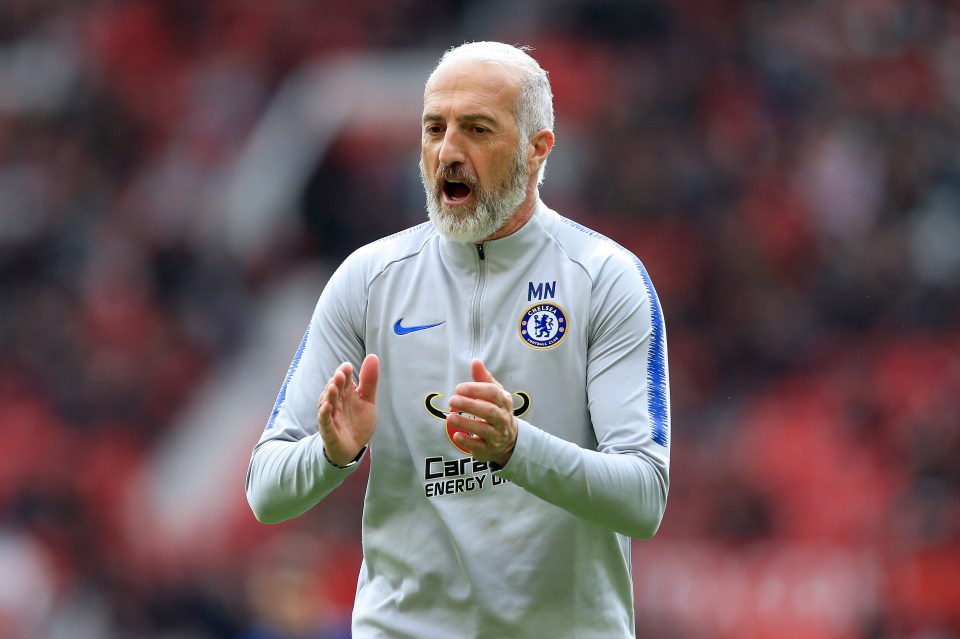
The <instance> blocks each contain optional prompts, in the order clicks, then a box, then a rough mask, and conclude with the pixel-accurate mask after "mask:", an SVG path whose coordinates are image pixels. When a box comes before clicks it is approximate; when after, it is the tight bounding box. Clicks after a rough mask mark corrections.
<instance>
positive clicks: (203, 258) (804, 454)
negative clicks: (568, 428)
mask: <svg viewBox="0 0 960 639" xmlns="http://www.w3.org/2000/svg"><path fill="white" fill-rule="evenodd" d="M478 39H496V40H502V41H506V42H510V43H517V44H527V45H531V46H533V47H534V48H535V51H534V52H533V53H534V55H535V57H537V58H538V59H539V60H540V62H541V64H542V65H543V66H544V67H545V68H546V69H547V70H548V71H549V73H550V75H551V78H552V81H553V85H554V90H555V94H556V111H557V129H556V133H557V146H556V149H555V152H554V154H553V156H551V160H550V164H549V166H548V168H547V174H546V182H545V184H544V187H543V189H542V196H543V198H544V200H545V201H546V203H547V204H548V205H549V206H551V207H552V208H554V209H556V210H558V211H560V212H561V213H562V214H564V215H566V216H568V217H572V218H574V219H576V220H578V221H580V222H582V223H584V224H586V225H587V226H591V227H593V228H595V229H597V230H598V231H601V232H603V233H605V234H607V235H610V236H612V237H613V238H615V239H617V240H618V241H619V242H620V243H622V244H624V245H625V246H627V247H628V248H630V249H631V250H632V251H634V252H635V253H636V254H637V255H638V256H639V257H640V258H641V259H642V260H643V262H644V263H645V265H646V267H647V269H648V270H649V272H650V273H651V276H652V278H653V281H654V283H655V285H656V286H657V289H658V292H659V295H660V298H661V302H662V305H663V308H664V311H665V314H666V318H667V327H668V334H669V349H670V370H671V379H672V390H673V397H672V405H673V472H672V486H671V494H670V500H669V505H668V508H667V513H666V518H665V520H664V523H663V526H662V528H661V530H660V532H659V534H658V536H657V537H656V538H655V539H654V540H652V541H649V542H643V543H636V544H635V546H634V557H633V559H634V562H635V578H636V601H637V620H638V621H637V627H638V635H639V636H640V637H646V638H668V639H669V638H677V639H680V638H684V639H687V638H693V639H696V638H714V637H718V638H726V637H730V638H732V637H737V638H747V639H749V638H760V637H777V638H780V639H784V638H786V639H791V638H797V639H803V638H810V639H820V638H823V639H834V638H835V639H886V638H891V639H892V638H909V639H943V638H949V637H960V4H958V3H956V2H953V1H952V0H940V1H935V0H930V1H921V0H844V1H843V2H840V1H834V2H830V1H825V0H821V1H810V2H794V1H790V0H769V1H760V0H752V1H751V0H697V1H694V0H673V1H669V0H643V1H636V2H628V1H626V0H623V1H617V0H552V1H548V0H540V1H531V2H510V1H506V0H487V1H482V0H475V1H469V0H446V1H444V2H439V1H430V0H394V1H392V2H390V3H381V2H375V1H374V0H349V1H347V0H313V1H307V0H274V1H272V2H257V1H255V0H206V1H204V2H195V1H193V0H86V1H67V0H2V1H0V566H2V568H0V636H2V637H23V638H33V637H50V638H57V639H59V638H65V639H66V638H70V639H74V638H78V639H86V638H90V639H94V638H96V639H113V638H120V637H125V638H126V637H137V638H145V639H153V638H161V637H162V638H167V637H171V638H172V637H178V638H180V637H182V638H187V639H220V638H233V637H241V638H246V639H254V638H256V639H294V638H297V639H300V638H310V639H333V638H341V637H345V636H348V630H347V628H348V619H349V614H350V607H351V603H352V599H353V591H354V588H355V583H356V572H357V569H358V567H359V563H360V549H359V536H360V533H359V526H360V507H361V500H362V495H363V489H364V481H365V479H364V474H365V470H361V471H360V472H359V473H358V474H357V475H356V476H354V477H352V478H351V479H350V480H349V481H348V482H347V483H346V484H345V485H344V486H342V487H341V488H340V489H339V490H338V491H336V492H335V493H334V494H333V495H332V496H331V497H330V498H329V499H328V500H327V501H325V502H323V503H322V504H321V505H320V506H319V507H317V508H315V509H313V510H312V511H311V512H309V513H308V514H306V515H305V516H303V517H301V518H299V519H297V520H295V521H293V522H288V523H286V524H281V525H276V526H264V525H261V524H258V523H257V522H256V521H255V520H254V518H253V516H252V514H251V513H250V511H249V509H248V508H247V506H246V502H245V498H244V494H243V485H244V473H245V470H246V464H247V461H248V459H249V454H250V451H251V449H252V447H253V445H254V444H255V442H256V441H257V439H258V437H259V435H260V433H261V431H262V429H263V425H264V424H265V423H266V420H267V418H268V416H269V412H270V409H271V407H272V405H273V400H274V398H275V396H276V393H277V390H278V388H279V385H280V382H281V381H282V378H283V375H284V373H285V371H286V368H287V366H288V364H289V361H290V358H291V357H292V355H293V352H294V351H295V349H296V346H297V344H298V342H299V340H300V337H301V336H302V333H303V329H304V327H305V325H306V323H307V320H308V318H309V315H310V312H311V310H312V307H313V304H314V303H315V301H316V298H317V296H318V295H319V292H320V290H321V289H322V286H323V283H324V281H325V278H326V276H327V274H328V273H329V272H330V269H331V268H333V267H335V266H336V264H337V263H338V262H339V260H341V259H342V258H343V257H344V256H346V255H347V254H348V253H349V252H351V251H352V250H353V249H354V248H356V247H358V246H360V245H361V244H363V243H366V242H368V241H370V240H373V239H376V238H377V237H380V236H382V235H384V234H387V233H390V232H393V231H396V230H400V229H402V228H405V227H407V226H410V225H412V224H415V223H418V222H420V221H423V220H425V219H426V216H425V212H424V208H423V195H422V188H421V186H420V183H419V173H418V170H417V159H418V154H419V147H418V142H419V126H418V121H419V116H420V109H421V97H422V87H423V83H424V81H425V79H426V75H427V73H428V72H429V70H430V68H431V67H432V65H433V64H434V63H435V62H436V60H437V59H438V58H439V56H440V55H441V54H442V52H443V51H444V50H445V49H447V48H448V47H450V46H453V45H456V44H459V43H461V42H463V41H466V40H478ZM584 614H589V611H584ZM451 636H452V637H453V636H456V633H455V630H451Z"/></svg>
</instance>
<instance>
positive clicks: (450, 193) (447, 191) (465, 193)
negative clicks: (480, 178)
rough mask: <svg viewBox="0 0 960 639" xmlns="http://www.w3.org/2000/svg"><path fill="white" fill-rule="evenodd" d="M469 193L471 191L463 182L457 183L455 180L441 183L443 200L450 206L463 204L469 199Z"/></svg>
mask: <svg viewBox="0 0 960 639" xmlns="http://www.w3.org/2000/svg"><path fill="white" fill-rule="evenodd" d="M471 192H472V189H471V188H470V186H469V185H468V184H466V183H465V182H458V181H457V180H444V181H443V195H444V199H445V200H447V202H449V203H451V204H457V203H460V202H463V201H464V200H466V199H467V198H468V197H470V193H471Z"/></svg>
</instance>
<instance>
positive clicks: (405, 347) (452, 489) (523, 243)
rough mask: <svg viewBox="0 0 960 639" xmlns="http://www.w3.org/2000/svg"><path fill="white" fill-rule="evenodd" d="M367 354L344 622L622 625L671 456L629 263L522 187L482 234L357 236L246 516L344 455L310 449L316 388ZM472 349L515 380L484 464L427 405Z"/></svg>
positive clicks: (422, 626) (652, 305)
mask: <svg viewBox="0 0 960 639" xmlns="http://www.w3.org/2000/svg"><path fill="white" fill-rule="evenodd" d="M367 353H376V354H377V355H379V356H380V361H381V375H380V384H379V389H378V396H377V404H378V410H379V412H378V423H377V428H376V431H375V433H374V435H373V439H372V440H371V442H370V445H369V451H370V452H369V454H370V457H371V459H370V475H369V481H368V485H367V491H366V497H365V503H364V514H363V554H364V561H363V565H362V568H361V571H360V576H359V582H358V585H357V597H356V602H355V606H354V612H353V636H354V637H355V639H366V638H372V637H387V638H391V639H393V638H397V639H399V638H409V639H431V638H434V637H436V638H437V639H450V638H451V637H455V638H461V637H462V638H489V639H503V638H510V639H517V638H522V637H531V638H537V639H540V638H543V637H551V638H560V637H563V638H567V637H569V638H597V639H600V638H602V639H610V638H612V637H633V636H634V608H633V587H632V576H631V561H630V540H629V538H630V537H637V538H648V537H650V536H651V535H653V534H654V533H655V532H656V530H657V528H658V526H659V525H660V520H661V518H662V516H663V512H664V508H665V507H666V501H667V491H668V487H669V457H670V402H669V380H668V372H667V345H666V333H665V330H664V323H663V315H662V312H661V308H660V303H659V301H658V299H657V296H656V292H655V291H654V288H653V284H652V283H651V281H650V278H649V276H648V275H647V272H646V270H645V269H644V267H643V265H642V264H641V263H640V261H639V260H638V259H637V258H636V257H634V256H633V255H632V254H631V253H630V252H629V251H627V250H626V249H624V248H622V247H620V246H619V245H617V244H616V243H615V242H612V241H611V240H608V239H606V238H604V237H603V236H601V235H599V234H597V233H595V232H593V231H591V230H589V229H586V228H584V227H582V226H580V225H579V224H577V223H575V222H572V221H570V220H568V219H566V218H564V217H561V216H560V215H558V214H557V213H555V212H553V211H551V210H550V209H548V208H546V206H544V205H543V204H542V203H540V204H539V206H538V209H537V212H536V213H535V214H534V216H533V217H532V218H531V219H530V220H529V221H528V222H527V223H526V224H525V225H524V226H523V227H522V228H521V229H520V230H519V231H517V232H516V233H514V234H512V235H510V236H508V237H505V238H502V239H499V240H493V241H487V242H485V243H483V244H482V245H473V244H463V243H458V242H452V241H449V240H447V239H445V238H443V237H441V236H440V235H439V234H438V233H437V231H436V230H435V229H434V227H433V225H432V224H430V223H425V224H421V225H419V226H416V227H413V228H411V229H408V230H406V231H403V232H401V233H398V234H396V235H393V236H390V237H387V238H384V239H382V240H379V241H377V242H374V243H372V244H369V245H367V246H365V247H363V248H361V249H359V250H357V251H356V252H355V253H354V254H353V255H351V256H350V257H349V258H347V259H346V260H345V261H344V263H343V264H342V265H341V266H340V268H339V269H338V270H337V271H336V272H335V273H334V275H333V276H332V277H331V279H330V281H329V282H328V283H327V285H326V287H325V289H324V290H323V293H322V295H321V296H320V300H319V302H318V303H317V306H316V309H315V311H314V313H313V317H312V318H311V320H310V324H309V326H308V328H307V331H306V334H305V335H304V337H303V341H302V342H301V344H300V347H299V348H298V349H297V352H296V355H295V357H294V359H293V363H292V364H291V366H290V370H289V372H288V373H287V376H286V379H284V381H283V385H282V387H281V389H280V394H279V396H278V398H277V403H276V406H275V407H274V410H273V413H272V414H271V416H270V420H269V422H268V424H267V427H266V430H265V431H264V433H263V436H262V437H261V439H260V442H259V443H258V444H257V446H256V447H255V449H254V451H253V456H252V459H251V461H250V468H249V471H248V475H247V498H248V500H249V502H250V505H251V507H252V509H253V511H254V513H255V514H256V516H257V518H258V519H260V520H261V521H264V522H278V521H282V520H286V519H289V518H292V517H296V516H297V515H299V514H301V513H303V512H304V511H306V510H307V509H309V508H311V507H313V506H314V505H315V504H317V502H319V501H320V500H322V499H323V498H324V497H325V496H326V495H327V494H329V493H330V491H332V490H333V489H334V488H336V487H337V486H338V485H339V484H340V483H341V482H342V481H343V480H344V479H345V478H346V477H347V476H348V475H350V474H351V473H352V472H353V471H354V470H355V469H356V466H353V467H351V468H348V469H339V468H337V467H335V466H333V465H332V464H330V463H329V462H328V461H326V459H325V458H324V455H323V443H322V440H321V438H320V436H319V434H318V432H317V399H318V397H319V395H320V393H321V391H322V390H323V387H324V386H325V385H326V382H327V380H328V379H329V378H330V376H331V375H332V374H333V371H334V370H335V369H336V367H337V366H339V365H340V364H341V363H342V362H345V361H349V362H352V363H353V365H354V367H355V369H356V368H358V367H359V365H360V362H361V361H362V360H363V358H364V356H365V355H366V354H367ZM475 357H479V358H481V359H482V360H483V361H484V363H485V364H486V366H487V368H488V369H489V370H490V372H491V373H492V374H493V376H494V377H495V378H496V379H497V380H498V381H499V382H500V383H501V384H503V385H504V387H505V388H506V389H507V390H508V391H510V392H511V393H513V396H514V401H515V403H514V406H515V409H514V413H515V414H516V415H517V418H518V423H519V434H518V437H517V443H516V449H515V450H514V452H513V456H512V458H511V459H510V461H509V463H508V464H507V465H506V466H505V467H504V468H502V469H499V470H494V469H493V468H491V467H490V466H489V465H488V464H486V463H482V462H475V461H474V460H473V459H472V458H471V457H470V456H469V455H467V454H466V453H464V452H462V451H461V450H459V449H458V448H457V447H456V446H455V445H454V444H453V440H452V439H451V438H450V436H449V434H448V433H447V429H446V422H445V421H444V420H443V417H444V412H445V411H448V410H449V406H448V405H447V404H446V398H447V397H449V396H450V395H452V394H453V393H454V388H455V387H456V385H457V384H458V383H460V382H464V381H470V361H471V359H472V358H475ZM321 508H322V506H321ZM336 515H337V514H336V513H332V516H336Z"/></svg>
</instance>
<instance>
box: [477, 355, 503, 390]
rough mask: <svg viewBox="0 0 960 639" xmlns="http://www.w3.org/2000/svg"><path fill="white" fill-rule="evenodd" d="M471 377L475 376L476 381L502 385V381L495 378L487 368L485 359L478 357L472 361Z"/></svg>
mask: <svg viewBox="0 0 960 639" xmlns="http://www.w3.org/2000/svg"><path fill="white" fill-rule="evenodd" d="M470 377H471V378H473V381H475V382H486V383H488V384H497V385H498V386H499V385H500V383H499V382H497V380H496V379H494V378H493V374H492V373H491V372H490V371H488V370H487V367H486V366H485V365H484V363H483V360H482V359H480V358H476V359H474V360H473V361H471V362H470Z"/></svg>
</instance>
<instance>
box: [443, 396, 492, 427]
mask: <svg viewBox="0 0 960 639" xmlns="http://www.w3.org/2000/svg"><path fill="white" fill-rule="evenodd" d="M450 408H451V409H453V410H455V411H457V412H461V413H467V414H469V415H473V416H475V417H479V418H480V419H483V420H486V421H488V422H491V423H492V422H494V421H500V420H502V418H503V414H502V411H503V409H502V407H500V406H498V405H496V404H494V403H493V402H492V401H487V400H485V399H476V398H474V397H467V396H463V395H454V396H453V397H451V398H450ZM468 419H469V418H468Z"/></svg>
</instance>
